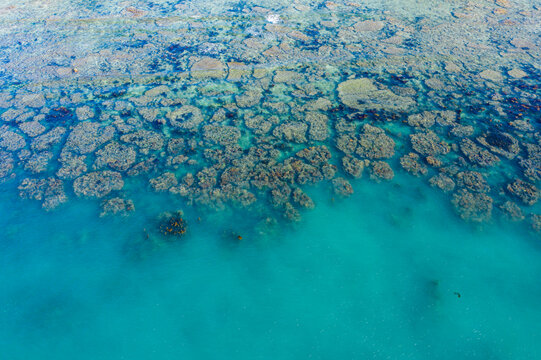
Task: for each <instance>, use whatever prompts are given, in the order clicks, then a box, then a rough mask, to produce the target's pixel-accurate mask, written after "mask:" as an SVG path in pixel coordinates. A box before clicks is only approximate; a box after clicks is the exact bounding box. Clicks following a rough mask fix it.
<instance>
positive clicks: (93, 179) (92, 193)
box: [73, 170, 124, 198]
mask: <svg viewBox="0 0 541 360" xmlns="http://www.w3.org/2000/svg"><path fill="white" fill-rule="evenodd" d="M123 186H124V180H122V175H120V173H118V172H116V171H109V170H106V171H95V172H91V173H88V174H86V175H83V176H80V177H78V178H77V179H75V181H74V182H73V191H75V194H76V195H77V196H84V197H96V198H101V197H104V196H105V195H107V194H109V193H110V192H111V191H113V190H120V189H122V187H123Z"/></svg>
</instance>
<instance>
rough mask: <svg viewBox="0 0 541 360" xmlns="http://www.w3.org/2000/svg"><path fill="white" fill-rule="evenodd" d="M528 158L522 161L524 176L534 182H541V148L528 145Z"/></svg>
mask: <svg viewBox="0 0 541 360" xmlns="http://www.w3.org/2000/svg"><path fill="white" fill-rule="evenodd" d="M525 147H526V153H527V156H526V157H524V158H521V159H520V162H519V164H520V166H522V168H524V175H525V176H526V177H527V178H529V179H530V180H532V181H537V180H541V146H539V145H535V144H526V145H525Z"/></svg>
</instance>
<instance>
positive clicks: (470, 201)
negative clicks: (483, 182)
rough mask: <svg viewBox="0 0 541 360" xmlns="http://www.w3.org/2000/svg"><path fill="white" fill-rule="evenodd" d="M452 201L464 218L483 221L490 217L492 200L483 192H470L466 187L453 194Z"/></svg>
mask: <svg viewBox="0 0 541 360" xmlns="http://www.w3.org/2000/svg"><path fill="white" fill-rule="evenodd" d="M452 202H453V205H454V206H455V209H456V210H457V212H458V214H459V215H460V217H461V218H462V219H464V220H470V221H474V222H483V221H488V220H490V218H491V217H492V202H493V201H492V199H491V198H490V197H489V196H488V195H486V194H485V193H472V192H469V191H468V190H466V189H460V190H458V191H457V192H456V193H455V194H454V195H453V200H452Z"/></svg>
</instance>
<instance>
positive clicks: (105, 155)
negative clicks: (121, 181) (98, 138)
mask: <svg viewBox="0 0 541 360" xmlns="http://www.w3.org/2000/svg"><path fill="white" fill-rule="evenodd" d="M136 156H137V153H136V152H135V150H134V149H133V148H132V147H131V146H127V145H123V144H119V143H117V142H116V141H113V142H110V143H109V144H107V145H105V146H104V147H103V148H102V149H100V150H98V151H96V161H95V162H94V168H95V169H102V168H104V167H107V166H108V167H110V168H111V169H113V170H118V171H126V170H128V169H129V168H130V166H131V165H132V164H133V163H134V162H135V158H136Z"/></svg>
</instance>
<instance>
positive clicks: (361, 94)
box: [338, 78, 415, 111]
mask: <svg viewBox="0 0 541 360" xmlns="http://www.w3.org/2000/svg"><path fill="white" fill-rule="evenodd" d="M338 96H339V97H340V100H341V101H342V102H343V103H344V104H345V105H347V106H349V107H351V108H353V109H357V110H369V109H371V110H387V111H406V110H408V109H409V108H410V107H411V106H413V105H414V104H415V102H414V101H413V100H412V99H411V98H409V97H405V96H398V95H396V94H394V93H393V92H392V91H390V90H389V89H386V88H383V87H382V88H381V89H380V88H378V86H376V84H374V82H373V81H372V80H371V79H368V78H361V79H353V80H346V81H344V82H342V83H340V84H338Z"/></svg>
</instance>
